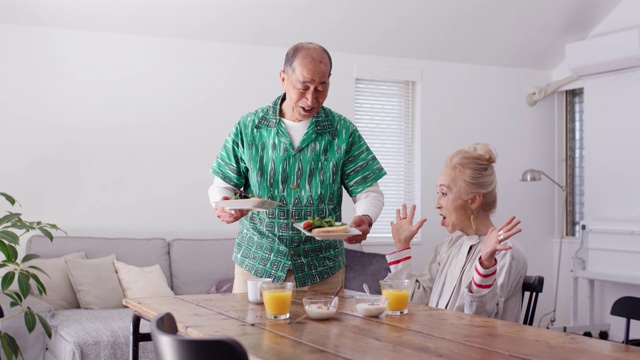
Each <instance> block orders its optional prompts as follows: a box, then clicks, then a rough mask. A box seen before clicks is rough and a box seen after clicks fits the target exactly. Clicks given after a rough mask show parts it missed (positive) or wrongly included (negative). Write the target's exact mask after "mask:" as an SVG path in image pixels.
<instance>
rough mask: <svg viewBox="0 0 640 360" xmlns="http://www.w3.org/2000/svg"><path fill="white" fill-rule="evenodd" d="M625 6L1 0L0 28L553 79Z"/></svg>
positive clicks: (410, 0) (579, 0) (435, 0)
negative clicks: (313, 45) (392, 60)
mask: <svg viewBox="0 0 640 360" xmlns="http://www.w3.org/2000/svg"><path fill="white" fill-rule="evenodd" d="M620 2H621V0H199V1H198V0H0V23H6V24H17V25H29V26H44V27H55V28H63V29H76V30H84V31H100V32H115V33H125V34H135V35H144V36H158V37H177V38H187V39H196V40H205V41H215V42H227V43H241V44H251V45H264V46H276V47H284V48H287V47H289V46H290V45H292V44H294V43H296V42H299V41H314V42H318V43H320V44H322V45H324V46H325V47H327V49H328V50H329V51H332V52H345V53H359V54H366V55H376V56H390V57H402V58H413V59H422V60H433V61H444V62H457V63H470V64H480V65H492V66H506V67H517V68H529V69H542V70H552V69H554V68H555V67H556V66H557V65H558V64H560V63H561V61H562V60H563V59H564V45H565V44H566V43H568V42H572V41H577V40H582V39H584V38H586V37H587V35H589V33H590V32H591V31H592V30H593V29H594V28H595V27H596V26H597V25H598V24H599V23H600V22H601V21H602V20H604V19H605V18H606V17H607V15H608V14H609V13H610V12H611V11H612V10H613V9H614V8H615V7H616V6H617V5H618V4H619V3H620Z"/></svg>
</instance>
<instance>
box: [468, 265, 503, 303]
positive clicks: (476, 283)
mask: <svg viewBox="0 0 640 360" xmlns="http://www.w3.org/2000/svg"><path fill="white" fill-rule="evenodd" d="M497 274H498V261H497V259H496V264H495V265H493V266H492V267H491V268H489V269H485V268H483V267H482V265H480V257H478V260H477V261H476V263H475V266H474V271H473V276H472V278H471V287H470V289H469V291H470V292H471V293H472V294H474V293H483V292H486V291H487V290H489V289H491V287H492V286H493V284H495V282H496V277H497Z"/></svg>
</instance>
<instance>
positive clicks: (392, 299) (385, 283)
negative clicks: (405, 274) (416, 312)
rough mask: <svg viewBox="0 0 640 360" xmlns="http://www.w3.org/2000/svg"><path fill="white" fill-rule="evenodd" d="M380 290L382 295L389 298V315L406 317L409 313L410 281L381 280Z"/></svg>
mask: <svg viewBox="0 0 640 360" xmlns="http://www.w3.org/2000/svg"><path fill="white" fill-rule="evenodd" d="M380 289H382V295H385V296H386V297H387V298H389V301H387V314H388V315H404V314H406V313H408V312H409V309H408V307H409V289H411V281H409V280H381V281H380Z"/></svg>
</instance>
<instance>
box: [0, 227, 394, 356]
mask: <svg viewBox="0 0 640 360" xmlns="http://www.w3.org/2000/svg"><path fill="white" fill-rule="evenodd" d="M233 245H234V239H174V240H171V241H167V240H165V239H161V238H154V239H129V238H97V237H66V236H59V237H56V238H55V239H54V240H53V242H50V241H49V240H48V239H47V238H45V237H43V236H33V237H31V238H30V239H29V240H28V241H27V245H26V250H27V253H36V254H38V255H40V257H41V258H44V259H52V258H59V257H62V256H64V255H67V254H70V253H74V252H78V251H83V252H84V253H85V255H86V258H87V259H98V258H103V257H105V256H109V255H111V254H115V256H116V259H117V260H118V261H121V262H124V263H126V264H129V265H134V266H137V267H148V266H152V265H155V264H158V265H159V266H160V268H161V269H162V272H163V273H164V275H165V277H166V281H167V284H168V286H169V287H170V288H171V289H172V290H173V292H174V293H175V294H176V295H188V294H206V293H215V292H230V291H231V288H230V286H231V285H232V282H233V272H234V264H233V261H232V260H231V255H232V253H233ZM345 256H346V260H347V265H346V267H345V288H346V289H350V290H356V291H362V283H364V282H366V283H368V284H369V286H370V287H371V290H372V292H374V293H379V292H380V290H379V289H380V288H379V283H378V280H381V279H383V278H384V277H385V276H386V275H387V274H388V273H389V268H388V266H387V262H386V258H385V256H384V255H382V254H376V253H366V252H361V251H357V250H351V249H345ZM0 305H2V308H3V309H4V310H5V315H6V316H9V315H11V313H12V312H15V309H10V308H9V306H8V302H7V301H6V300H0ZM27 305H29V306H31V307H32V308H33V309H34V310H35V311H37V312H38V313H40V314H43V315H44V316H46V317H47V318H48V320H49V324H50V325H51V328H52V332H53V336H52V338H51V339H47V338H46V336H45V334H44V331H43V330H42V329H41V327H40V326H37V327H36V330H35V332H34V333H32V334H29V335H27V332H26V330H25V327H24V321H23V319H22V318H21V317H20V318H13V319H11V321H7V322H5V323H3V324H2V327H1V328H0V330H3V331H7V332H9V333H10V334H12V335H13V336H14V337H15V338H16V340H17V341H18V343H19V345H20V348H21V349H22V351H23V354H24V358H25V359H28V360H42V359H46V360H107V359H109V360H118V359H122V360H125V359H129V358H130V356H131V354H130V352H131V344H132V318H133V311H132V310H130V309H128V308H124V307H123V308H118V309H102V310H91V309H68V310H56V311H54V309H53V307H52V306H50V305H49V304H47V303H46V302H44V301H43V300H41V299H39V298H37V297H36V296H30V297H29V298H28V299H27ZM135 323H139V326H140V329H139V330H140V332H142V333H148V332H149V323H148V322H147V321H139V318H138V319H136V320H135V321H134V324H135ZM144 337H145V336H144V335H143V336H142V338H144ZM137 351H138V352H139V358H140V359H157V357H156V354H155V351H154V349H153V344H152V343H150V342H141V343H140V345H139V346H138V349H137Z"/></svg>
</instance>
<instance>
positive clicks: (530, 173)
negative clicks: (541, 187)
mask: <svg viewBox="0 0 640 360" xmlns="http://www.w3.org/2000/svg"><path fill="white" fill-rule="evenodd" d="M543 176H544V177H546V178H547V179H549V180H551V182H553V183H554V184H556V186H558V187H559V188H560V189H562V191H565V190H566V188H567V187H566V186H562V185H560V184H559V183H558V182H557V181H555V180H553V179H552V178H550V177H549V175H547V174H545V173H544V171H542V170H535V169H527V170H525V171H524V172H523V173H522V179H520V181H526V182H530V181H540V180H542V177H543Z"/></svg>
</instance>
